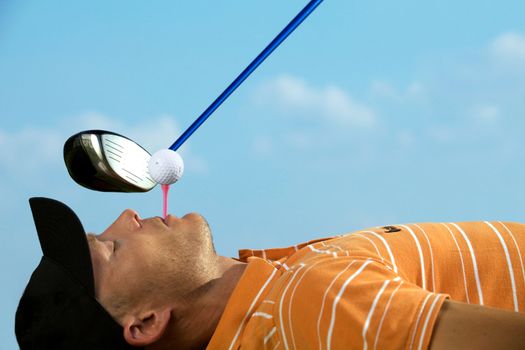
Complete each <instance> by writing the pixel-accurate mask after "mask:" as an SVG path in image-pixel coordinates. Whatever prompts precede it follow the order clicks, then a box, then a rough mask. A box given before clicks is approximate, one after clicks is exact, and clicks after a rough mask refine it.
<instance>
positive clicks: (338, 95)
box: [256, 75, 376, 127]
mask: <svg viewBox="0 0 525 350" xmlns="http://www.w3.org/2000/svg"><path fill="white" fill-rule="evenodd" d="M256 101H257V102H258V103H260V104H262V105H269V106H275V107H277V108H280V109H282V110H284V111H285V112H287V113H288V114H289V115H293V116H295V115H300V116H302V117H310V118H311V117H321V118H324V120H326V121H329V122H331V123H333V124H336V125H339V126H341V125H350V126H359V127H369V126H372V125H373V124H374V123H375V120H376V116H375V114H374V112H373V111H372V109H371V108H370V107H368V106H366V105H365V104H363V103H360V102H358V101H356V100H355V99H353V98H352V97H351V96H350V95H349V94H348V93H346V92H345V91H344V90H342V89H341V88H339V87H337V86H333V85H331V86H325V87H322V88H318V87H315V86H312V85H310V84H308V83H307V82H305V81H304V80H301V79H299V78H296V77H292V76H288V75H283V76H280V77H277V78H275V79H273V80H271V81H269V82H266V83H264V84H263V85H262V86H260V87H259V89H258V90H257V95H256Z"/></svg>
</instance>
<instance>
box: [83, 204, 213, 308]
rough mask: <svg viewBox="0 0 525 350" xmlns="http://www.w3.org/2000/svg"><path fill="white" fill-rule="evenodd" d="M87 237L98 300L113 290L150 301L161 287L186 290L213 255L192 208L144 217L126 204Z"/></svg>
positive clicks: (166, 290)
mask: <svg viewBox="0 0 525 350" xmlns="http://www.w3.org/2000/svg"><path fill="white" fill-rule="evenodd" d="M88 242H89V249H90V253H91V260H92V263H93V272H94V277H95V294H96V297H97V299H98V300H99V301H101V303H102V304H103V305H105V301H108V300H112V299H111V298H113V297H115V296H116V295H117V296H119V298H127V299H130V300H131V301H133V302H134V303H137V302H138V303H150V304H153V303H155V302H156V300H157V299H160V298H165V297H167V296H166V295H164V294H166V293H168V294H171V293H173V294H177V295H184V294H187V293H190V292H191V291H192V288H196V286H198V279H199V276H200V274H202V273H205V272H206V268H207V266H208V265H209V263H210V262H211V261H212V259H213V258H214V257H216V254H215V251H214V249H213V244H212V241H211V234H210V230H209V226H208V224H207V222H206V220H204V218H203V217H202V216H200V215H198V214H193V213H192V214H188V215H185V216H184V217H182V218H177V217H175V216H171V215H168V217H167V218H166V219H165V220H162V219H161V218H159V217H154V218H149V219H144V220H143V219H141V218H140V217H139V216H138V214H137V213H136V212H135V211H133V210H130V209H128V210H125V211H124V212H123V213H122V214H121V215H120V216H119V217H118V218H117V220H116V221H115V222H114V223H113V224H112V225H111V226H109V227H108V228H107V229H106V230H105V231H104V232H103V233H102V234H100V235H98V236H95V235H91V234H88ZM172 296H174V295H172Z"/></svg>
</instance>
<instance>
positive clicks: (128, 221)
mask: <svg viewBox="0 0 525 350" xmlns="http://www.w3.org/2000/svg"><path fill="white" fill-rule="evenodd" d="M117 222H121V223H122V224H124V225H127V227H129V228H130V229H132V230H134V229H137V228H140V227H141V226H142V225H141V223H140V222H141V219H140V216H139V214H138V213H137V212H136V211H135V210H133V209H126V210H124V211H123V212H122V214H120V216H119V218H118V219H117Z"/></svg>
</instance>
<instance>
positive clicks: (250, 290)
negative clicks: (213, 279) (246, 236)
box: [207, 257, 281, 350]
mask: <svg viewBox="0 0 525 350" xmlns="http://www.w3.org/2000/svg"><path fill="white" fill-rule="evenodd" d="M247 263H248V265H247V266H246V269H245V270H244V272H243V274H242V276H241V278H240V279H239V282H238V283H237V286H235V288H234V290H233V292H232V294H231V296H230V299H229V300H228V303H227V304H226V308H225V309H224V312H223V314H222V316H221V318H220V320H219V324H218V325H217V328H216V329H215V332H214V333H213V336H212V338H211V340H210V342H209V344H208V347H207V349H210V350H213V349H238V348H239V346H240V340H241V338H242V332H243V331H244V327H245V326H246V322H247V321H248V320H249V318H250V316H251V315H252V314H253V312H254V311H255V310H256V309H257V307H258V305H259V304H260V303H261V302H262V301H263V300H264V298H265V296H266V295H267V294H268V292H269V291H270V290H271V288H272V286H273V284H274V283H275V282H276V281H277V278H278V277H279V276H280V275H281V272H280V271H279V270H278V269H277V268H276V267H274V265H272V264H271V263H270V262H269V261H267V260H265V259H261V258H258V257H249V258H247Z"/></svg>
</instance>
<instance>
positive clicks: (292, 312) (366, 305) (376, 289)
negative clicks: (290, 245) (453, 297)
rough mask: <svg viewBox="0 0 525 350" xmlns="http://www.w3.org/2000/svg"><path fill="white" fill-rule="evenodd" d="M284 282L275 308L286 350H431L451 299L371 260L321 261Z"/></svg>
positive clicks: (303, 267) (293, 272)
mask: <svg viewBox="0 0 525 350" xmlns="http://www.w3.org/2000/svg"><path fill="white" fill-rule="evenodd" d="M283 277H285V278H283V280H282V283H281V284H280V287H279V288H280V290H279V293H278V294H279V297H278V298H277V300H276V304H275V305H274V306H273V314H274V322H275V327H276V331H277V333H278V336H279V338H280V341H281V344H282V345H283V348H297V349H427V348H428V346H429V343H430V338H431V335H432V330H433V328H434V324H435V322H436V319H437V316H438V314H439V311H440V309H441V307H442V305H443V302H444V301H445V299H446V298H447V296H446V295H444V294H436V293H432V292H429V291H427V290H424V289H422V288H421V287H419V286H417V285H414V284H412V283H409V282H407V281H406V280H404V279H403V278H402V277H401V276H399V275H398V274H397V273H395V272H394V271H392V269H391V268H390V267H389V266H386V265H385V264H383V263H382V262H380V261H375V260H370V259H368V260H366V259H362V260H360V259H354V258H351V257H347V258H339V259H323V260H320V261H317V262H315V263H313V264H311V265H305V264H302V265H301V266H298V267H297V268H295V269H291V270H290V271H289V274H288V275H287V276H283Z"/></svg>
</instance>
